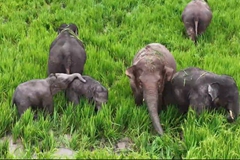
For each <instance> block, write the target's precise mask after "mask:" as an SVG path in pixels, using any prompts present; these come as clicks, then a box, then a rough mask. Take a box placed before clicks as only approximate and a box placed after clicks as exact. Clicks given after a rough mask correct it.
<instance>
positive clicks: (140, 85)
mask: <svg viewBox="0 0 240 160" xmlns="http://www.w3.org/2000/svg"><path fill="white" fill-rule="evenodd" d="M138 83H139V87H140V88H142V81H141V80H140V79H138Z"/></svg>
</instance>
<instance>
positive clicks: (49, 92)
mask: <svg viewBox="0 0 240 160" xmlns="http://www.w3.org/2000/svg"><path fill="white" fill-rule="evenodd" d="M76 78H78V79H79V81H81V82H82V83H85V82H86V80H85V79H83V78H82V76H81V74H79V73H74V74H64V73H55V74H53V73H52V74H50V75H49V76H48V77H47V78H46V79H35V80H30V81H27V82H24V83H22V84H20V85H18V86H17V88H16V90H15V92H14V94H13V98H12V104H13V105H14V104H15V105H16V106H17V110H18V113H19V115H20V116H21V115H22V114H23V113H24V112H25V111H26V110H27V109H28V108H29V107H32V108H33V109H36V108H43V109H44V110H46V111H47V112H48V113H50V114H52V113H53V110H54V109H53V96H54V95H55V94H57V93H58V92H60V91H61V90H64V89H67V87H68V85H69V83H71V82H72V81H73V80H74V79H76Z"/></svg>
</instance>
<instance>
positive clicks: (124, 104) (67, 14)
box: [0, 0, 240, 159]
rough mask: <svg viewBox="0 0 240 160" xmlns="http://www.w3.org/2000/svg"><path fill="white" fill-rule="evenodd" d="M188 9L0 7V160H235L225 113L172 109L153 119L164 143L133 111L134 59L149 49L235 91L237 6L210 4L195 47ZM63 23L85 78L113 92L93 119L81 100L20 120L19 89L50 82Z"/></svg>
mask: <svg viewBox="0 0 240 160" xmlns="http://www.w3.org/2000/svg"><path fill="white" fill-rule="evenodd" d="M188 2H189V0H169V1H167V0H121V1H115V0H111V1H110V0H66V1H60V0H21V1H20V0H10V1H9V0H7V1H3V0H0V23H1V25H0V138H1V139H0V158H39V159H42V158H79V159H80V158H81V159H83V158H88V159H99V158H114V159H125V158H128V159H130V158H135V159H140V158H141V159H143V158H144V159H147V158H151V159H155V158H157V159H172V158H174V159H179V158H182V159H189V158H192V159H193V158H194V159H196V158H204V159H205V158H224V159H230V158H239V157H240V149H239V146H240V127H239V125H240V124H239V123H240V119H239V118H238V119H237V121H236V122H234V123H228V122H227V120H226V115H225V113H224V112H223V111H221V110H220V111H211V112H210V111H205V112H203V113H202V114H201V115H200V117H197V116H196V114H195V113H194V112H193V111H192V110H190V111H189V112H188V114H186V115H181V114H179V113H178V110H177V109H176V108H175V107H174V106H169V107H168V109H167V110H164V111H162V112H161V113H160V114H159V117H160V120H161V124H162V126H163V129H164V132H165V134H164V135H163V136H158V135H157V134H156V132H155V131H154V128H153V126H152V123H151V120H150V117H149V115H148V111H147V108H146V104H144V105H143V106H142V107H136V105H135V103H134V99H133V96H132V91H131V89H130V84H129V79H128V77H127V76H126V75H125V70H126V68H127V67H129V66H131V64H132V59H133V57H134V55H135V54H136V53H137V51H138V50H140V49H141V48H142V47H144V46H145V45H147V44H149V43H153V42H157V43H161V44H163V45H165V46H166V47H167V48H168V49H169V50H170V51H171V53H172V54H173V55H174V57H175V60H176V62H177V70H181V69H184V68H187V67H191V66H194V67H199V68H202V69H204V70H208V71H211V72H215V73H217V74H228V75H230V76H232V77H233V78H234V79H235V80H236V83H237V85H238V86H240V76H239V71H240V23H239V22H240V1H239V0H228V1H218V0H208V3H209V6H210V7H211V9H212V11H213V19H212V22H211V24H210V26H209V27H208V28H207V30H206V32H205V33H204V34H203V35H201V36H199V37H198V45H197V46H195V45H194V43H193V42H192V41H191V40H190V39H189V38H187V37H186V35H185V33H184V32H185V29H184V26H183V23H182V22H181V13H182V11H183V9H184V7H185V6H186V5H187V3H188ZM62 23H75V24H76V25H77V26H78V27H79V36H78V37H79V38H80V39H81V40H82V41H83V43H84V45H85V47H86V52H87V62H86V65H85V70H84V73H83V74H84V75H89V76H91V77H93V78H95V79H96V80H98V81H100V82H101V83H102V84H103V85H104V86H105V87H106V88H107V89H108V90H109V101H108V103H107V104H106V105H104V106H103V108H102V110H101V111H100V112H98V113H95V112H94V108H93V106H92V105H90V104H89V103H88V102H87V100H85V99H83V100H82V101H81V103H80V104H79V105H78V106H76V107H73V105H72V104H71V103H68V102H67V101H66V100H65V97H64V93H63V92H60V93H59V94H57V95H56V96H55V97H54V109H55V110H54V114H53V116H47V117H46V118H44V117H43V113H42V112H39V115H40V118H39V119H38V120H33V112H32V111H31V110H30V109H29V110H27V111H26V112H25V113H24V115H23V116H22V117H21V118H20V119H19V118H18V115H17V110H16V108H15V107H11V99H12V95H13V92H14V90H15V88H16V87H17V86H18V85H19V84H20V83H23V82H25V81H28V80H31V79H42V78H46V73H47V61H48V55H49V47H50V44H51V42H52V41H53V40H54V39H55V38H56V36H57V29H58V27H59V26H60V24H62Z"/></svg>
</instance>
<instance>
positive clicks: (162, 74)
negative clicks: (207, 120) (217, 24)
mask: <svg viewBox="0 0 240 160" xmlns="http://www.w3.org/2000/svg"><path fill="white" fill-rule="evenodd" d="M211 20H212V12H211V10H210V7H209V6H208V4H207V2H206V0H205V1H204V0H192V1H191V2H189V3H188V5H187V6H186V7H185V9H184V11H183V13H182V21H183V23H184V25H185V28H186V33H187V35H188V36H189V38H191V39H192V40H193V41H194V42H195V44H197V40H196V39H197V35H199V34H202V33H203V32H204V31H205V30H206V28H207V27H208V25H209V24H210V22H211ZM77 36H78V27H77V26H76V25H75V24H73V23H72V24H69V25H67V24H62V25H60V27H59V29H58V36H57V38H56V39H55V40H54V41H53V42H52V44H51V45H50V50H49V52H50V53H49V59H48V71H47V77H46V78H45V79H35V80H30V81H27V82H24V83H22V84H20V85H18V86H17V88H16V89H15V92H14V94H13V98H12V103H13V104H15V105H16V106H17V110H18V113H19V115H20V116H21V115H22V114H23V113H24V111H26V110H27V109H28V108H29V107H32V108H33V109H37V108H42V109H44V110H46V112H45V113H49V114H52V113H53V110H54V106H53V96H54V95H55V94H56V93H58V92H60V91H62V90H63V91H65V97H66V98H67V99H68V100H69V101H70V102H73V103H74V104H75V105H77V104H79V101H80V99H81V97H85V98H87V99H88V100H89V102H93V103H94V106H95V109H96V110H100V109H101V106H102V104H104V103H107V101H108V90H107V89H106V88H105V87H104V86H103V85H101V83H100V82H98V81H97V80H95V79H93V78H92V77H90V76H86V75H85V76H83V75H82V73H83V71H84V65H85V63H86V60H87V56H86V51H85V47H84V45H83V43H82V42H81V40H79V39H78V37H77ZM125 74H126V76H127V77H128V78H129V81H130V87H131V89H132V93H133V96H134V101H135V104H136V105H137V106H141V105H142V104H143V102H146V104H147V108H148V111H149V114H150V117H151V120H152V123H153V126H154V128H155V130H156V131H157V133H158V134H159V135H162V134H163V133H164V132H163V129H162V127H161V124H160V120H159V115H158V114H159V113H160V111H161V110H162V109H163V108H166V107H167V106H168V105H175V106H176V107H177V108H178V109H179V111H180V112H182V113H186V112H187V111H188V108H189V107H191V108H192V109H194V110H195V111H196V113H197V114H198V115H199V114H200V113H201V112H202V111H203V110H204V109H217V108H219V107H224V108H225V109H226V110H227V112H228V117H227V120H228V121H229V122H233V121H234V120H236V118H237V116H238V115H239V93H238V87H237V85H236V82H235V80H234V79H233V78H232V77H231V76H228V75H217V74H215V73H212V72H209V71H204V70H202V69H200V68H197V67H189V68H185V69H183V70H180V71H177V65H176V61H175V58H174V56H173V55H172V54H171V53H170V51H169V50H168V49H167V48H166V47H165V46H163V45H162V44H160V43H150V44H148V45H146V46H145V47H143V48H142V49H140V50H139V51H138V52H137V54H136V55H135V57H134V58H133V62H132V65H131V66H130V67H128V68H127V69H126V71H125Z"/></svg>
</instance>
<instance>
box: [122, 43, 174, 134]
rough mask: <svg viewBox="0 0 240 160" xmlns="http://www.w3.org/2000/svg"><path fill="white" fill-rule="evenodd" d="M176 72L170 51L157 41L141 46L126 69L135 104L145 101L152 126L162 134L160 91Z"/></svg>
mask: <svg viewBox="0 0 240 160" xmlns="http://www.w3.org/2000/svg"><path fill="white" fill-rule="evenodd" d="M175 72H176V62H175V59H174V57H173V55H172V54H171V53H170V51H169V50H168V49H167V48H166V47H165V46H163V45H161V44H159V43H151V44H148V45H147V46H146V47H144V48H142V49H141V50H140V51H139V52H138V53H137V54H136V55H135V57H134V59H133V65H132V66H131V67H129V68H127V70H126V75H127V76H128V77H129V79H130V86H131V89H132V91H133V94H134V98H135V103H136V105H138V106H139V105H142V104H143V98H144V100H145V101H146V103H147V106H148V111H149V114H150V117H151V120H152V123H153V126H154V128H155V130H156V131H157V133H158V134H160V135H162V134H163V129H162V127H161V124H160V121H159V116H158V110H161V107H162V92H163V89H164V84H165V82H166V81H170V80H171V78H172V76H173V74H174V73H175Z"/></svg>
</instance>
